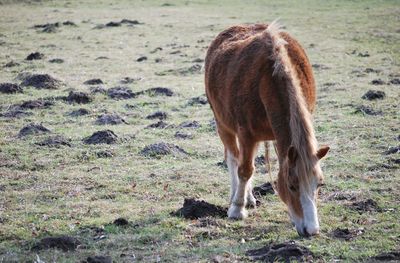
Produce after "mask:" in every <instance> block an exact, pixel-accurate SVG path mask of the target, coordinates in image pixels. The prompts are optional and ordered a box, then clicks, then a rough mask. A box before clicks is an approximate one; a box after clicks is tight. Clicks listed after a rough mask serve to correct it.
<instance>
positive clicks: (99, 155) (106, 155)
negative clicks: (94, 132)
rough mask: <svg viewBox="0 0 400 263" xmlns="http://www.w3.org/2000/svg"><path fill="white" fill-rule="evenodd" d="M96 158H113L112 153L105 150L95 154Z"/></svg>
mask: <svg viewBox="0 0 400 263" xmlns="http://www.w3.org/2000/svg"><path fill="white" fill-rule="evenodd" d="M96 156H97V158H111V157H113V156H114V153H112V152H111V151H107V150H105V151H99V152H96Z"/></svg>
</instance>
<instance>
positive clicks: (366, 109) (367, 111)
mask: <svg viewBox="0 0 400 263" xmlns="http://www.w3.org/2000/svg"><path fill="white" fill-rule="evenodd" d="M354 113H362V114H365V115H371V116H380V115H383V112H382V111H380V110H374V109H373V108H371V107H370V106H365V105H361V106H357V107H356V110H355V112H354Z"/></svg>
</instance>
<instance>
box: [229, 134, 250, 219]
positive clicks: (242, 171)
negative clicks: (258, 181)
mask: <svg viewBox="0 0 400 263" xmlns="http://www.w3.org/2000/svg"><path fill="white" fill-rule="evenodd" d="M239 144H240V152H239V168H238V177H239V180H238V185H237V188H236V192H235V195H234V197H233V201H232V203H231V206H230V207H229V210H228V216H229V218H234V219H243V218H245V217H246V216H247V211H246V208H245V207H246V203H247V201H248V198H249V194H251V193H249V188H251V185H250V186H249V183H250V180H251V176H252V175H253V172H254V154H255V152H256V149H257V143H256V142H255V141H253V140H249V139H244V140H241V139H240V138H239ZM251 197H253V196H252V195H251ZM253 198H254V197H253ZM250 199H251V198H250ZM254 201H255V200H254Z"/></svg>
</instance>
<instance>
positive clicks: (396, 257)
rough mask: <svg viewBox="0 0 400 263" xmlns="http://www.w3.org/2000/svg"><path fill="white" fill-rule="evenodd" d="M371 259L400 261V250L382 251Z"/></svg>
mask: <svg viewBox="0 0 400 263" xmlns="http://www.w3.org/2000/svg"><path fill="white" fill-rule="evenodd" d="M371 260H377V261H396V262H398V261H400V251H390V252H385V253H381V254H379V255H377V256H374V257H372V258H371Z"/></svg>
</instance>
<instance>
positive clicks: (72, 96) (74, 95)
mask: <svg viewBox="0 0 400 263" xmlns="http://www.w3.org/2000/svg"><path fill="white" fill-rule="evenodd" d="M65 100H66V101H67V102H69V103H78V104H87V103H90V102H91V101H92V100H93V99H92V98H91V97H90V96H89V94H87V93H86V92H82V91H70V92H69V94H68V97H66V98H65Z"/></svg>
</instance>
